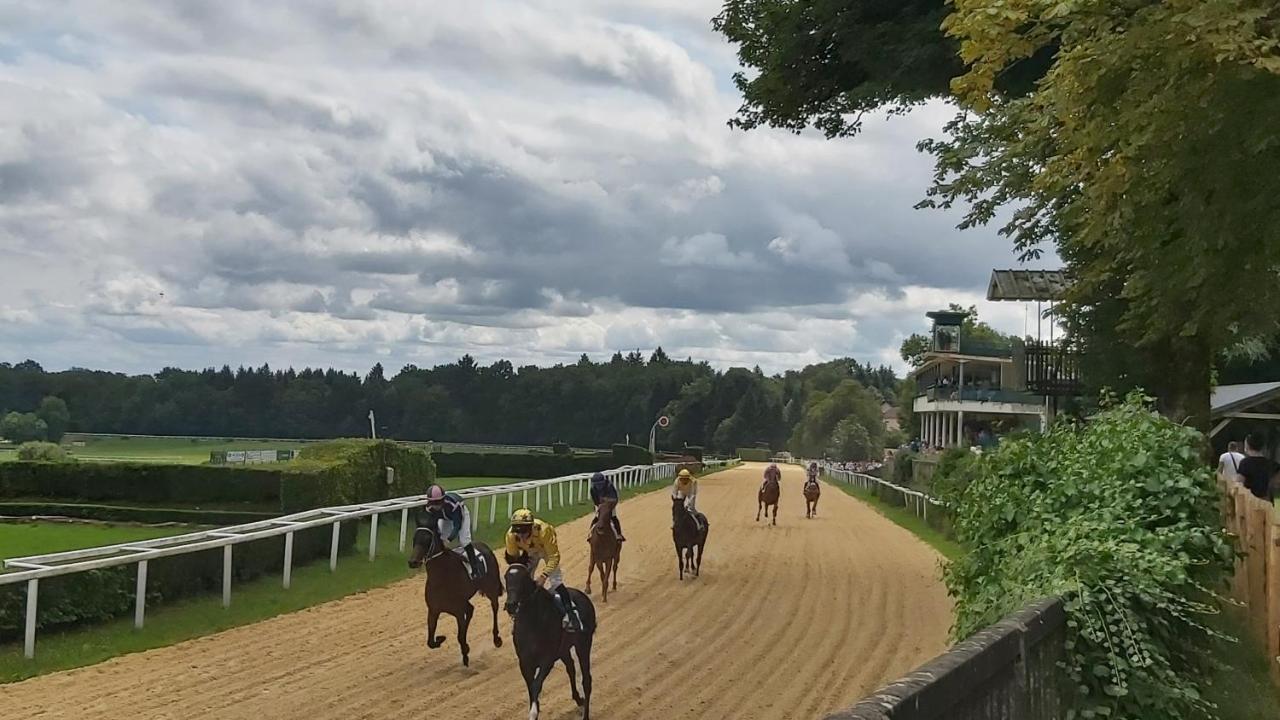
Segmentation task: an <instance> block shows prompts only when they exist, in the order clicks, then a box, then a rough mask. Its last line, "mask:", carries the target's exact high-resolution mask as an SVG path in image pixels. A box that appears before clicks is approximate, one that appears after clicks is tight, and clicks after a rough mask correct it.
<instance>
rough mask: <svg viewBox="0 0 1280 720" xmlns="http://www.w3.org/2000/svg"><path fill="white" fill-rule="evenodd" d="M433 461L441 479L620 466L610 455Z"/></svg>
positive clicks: (456, 456) (454, 456)
mask: <svg viewBox="0 0 1280 720" xmlns="http://www.w3.org/2000/svg"><path fill="white" fill-rule="evenodd" d="M432 458H433V459H434V460H435V463H436V469H437V471H438V472H439V473H440V476H441V477H509V478H522V479H527V480H542V479H544V478H553V477H560V476H562V475H576V474H578V473H591V472H596V471H598V470H608V469H610V468H615V467H618V465H620V464H622V463H619V462H617V461H616V460H614V456H613V455H532V454H529V455H521V454H515V453H466V452H451V453H435V454H433V455H432ZM631 464H638V463H631Z"/></svg>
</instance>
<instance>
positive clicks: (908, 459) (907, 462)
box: [890, 450, 920, 487]
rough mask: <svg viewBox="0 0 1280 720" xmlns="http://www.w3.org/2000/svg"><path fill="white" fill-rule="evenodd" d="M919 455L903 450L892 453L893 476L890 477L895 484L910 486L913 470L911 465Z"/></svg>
mask: <svg viewBox="0 0 1280 720" xmlns="http://www.w3.org/2000/svg"><path fill="white" fill-rule="evenodd" d="M918 457H920V455H919V453H913V452H910V451H906V450H903V451H901V452H897V453H894V456H893V477H892V478H890V479H891V480H892V481H893V483H894V484H895V485H901V486H902V487H911V478H912V474H913V472H914V468H913V467H912V466H913V465H914V464H915V460H916V458H918Z"/></svg>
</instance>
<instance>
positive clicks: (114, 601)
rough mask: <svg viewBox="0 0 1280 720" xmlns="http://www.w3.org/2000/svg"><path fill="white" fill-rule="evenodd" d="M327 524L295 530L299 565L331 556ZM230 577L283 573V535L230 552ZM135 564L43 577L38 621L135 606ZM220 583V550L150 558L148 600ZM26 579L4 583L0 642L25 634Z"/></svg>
mask: <svg viewBox="0 0 1280 720" xmlns="http://www.w3.org/2000/svg"><path fill="white" fill-rule="evenodd" d="M357 531H358V526H357V523H356V522H355V521H349V522H345V523H343V524H342V532H341V537H340V539H339V552H344V553H346V552H351V551H352V549H353V548H354V547H355V542H356V534H357ZM330 532H331V531H330V529H329V526H328V525H325V526H322V527H317V528H309V529H307V530H301V531H298V532H296V533H294V536H293V562H294V566H295V567H296V566H299V565H303V564H305V563H307V562H308V561H311V560H317V559H319V558H325V557H328V555H329V542H330ZM231 558H232V561H231V562H232V578H233V580H232V582H233V584H234V583H239V582H245V581H248V580H252V579H254V578H257V577H260V576H262V575H264V574H270V573H277V572H280V571H281V569H282V568H283V566H284V536H283V535H280V536H277V537H273V538H266V539H263V540H253V541H250V542H247V543H241V544H239V545H236V546H235V550H234V551H233V552H232V555H231ZM136 580H137V566H136V565H132V564H130V565H121V566H118V567H112V568H103V569H101V570H90V571H88V572H83V573H76V574H73V575H62V576H59V577H53V578H46V579H43V580H41V581H40V602H39V605H38V612H37V615H36V626H37V627H38V628H40V629H56V628H66V627H70V626H73V625H79V624H84V623H93V622H101V621H104V620H110V619H112V618H116V617H120V616H124V615H128V614H129V613H130V612H132V611H133V603H134V596H133V592H134V584H135V582H136ZM221 587H222V549H221V548H215V549H213V550H204V551H201V552H197V553H190V554H186V555H173V556H170V557H165V558H159V559H156V560H151V561H150V562H148V563H147V604H148V605H153V604H159V603H163V602H165V601H171V600H174V599H177V598H181V597H188V596H192V595H198V594H202V593H209V592H218V591H220V589H221ZM26 601H27V593H26V583H18V584H16V585H4V586H0V642H8V641H12V640H15V639H17V638H20V637H22V632H23V627H24V621H25V618H26Z"/></svg>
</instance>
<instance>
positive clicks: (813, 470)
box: [805, 462, 818, 484]
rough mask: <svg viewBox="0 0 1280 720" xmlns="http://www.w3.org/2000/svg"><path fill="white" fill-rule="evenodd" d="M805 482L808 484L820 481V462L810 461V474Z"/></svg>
mask: <svg viewBox="0 0 1280 720" xmlns="http://www.w3.org/2000/svg"><path fill="white" fill-rule="evenodd" d="M805 482H806V484H807V483H816V482H818V463H816V462H811V463H809V476H808V478H807V479H806V480H805Z"/></svg>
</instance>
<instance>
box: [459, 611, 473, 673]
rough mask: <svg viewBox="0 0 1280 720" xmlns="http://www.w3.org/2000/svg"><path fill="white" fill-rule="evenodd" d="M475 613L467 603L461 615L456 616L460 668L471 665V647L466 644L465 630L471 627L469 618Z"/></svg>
mask: <svg viewBox="0 0 1280 720" xmlns="http://www.w3.org/2000/svg"><path fill="white" fill-rule="evenodd" d="M475 612H476V609H475V607H474V606H473V605H472V604H471V602H470V601H467V604H466V607H464V608H463V610H462V614H461V615H458V616H456V617H457V619H458V647H459V649H461V650H462V667H468V666H469V665H471V646H470V645H468V644H467V628H468V627H470V626H471V616H472V615H474V614H475Z"/></svg>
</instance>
